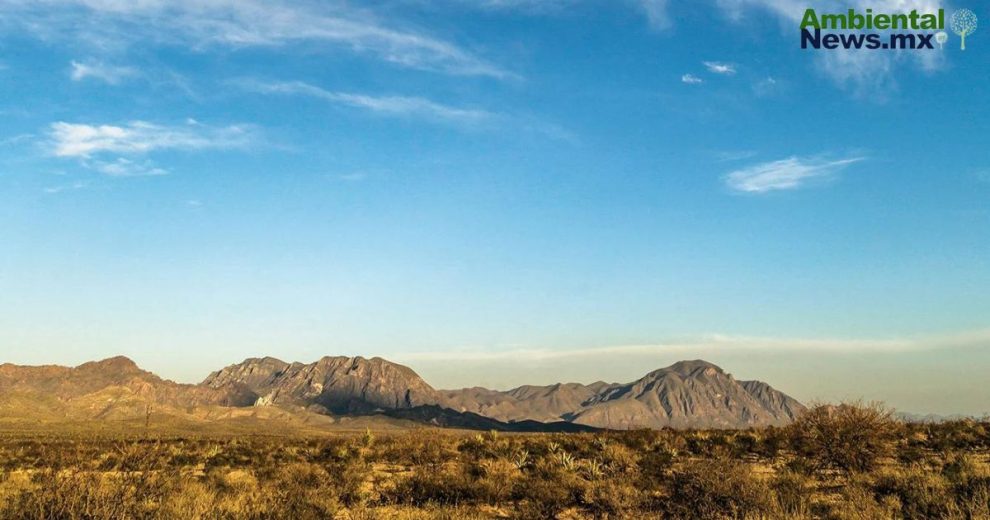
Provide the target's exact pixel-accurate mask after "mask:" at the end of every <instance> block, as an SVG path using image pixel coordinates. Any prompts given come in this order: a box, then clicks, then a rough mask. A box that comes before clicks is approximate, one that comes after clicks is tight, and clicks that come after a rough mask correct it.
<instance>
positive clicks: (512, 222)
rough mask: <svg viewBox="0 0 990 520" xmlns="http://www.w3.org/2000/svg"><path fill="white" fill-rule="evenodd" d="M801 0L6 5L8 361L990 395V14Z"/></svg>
mask: <svg viewBox="0 0 990 520" xmlns="http://www.w3.org/2000/svg"><path fill="white" fill-rule="evenodd" d="M808 4H809V5H804V4H801V3H796V2H793V1H790V0H718V1H716V0H712V1H704V2H676V1H670V2H667V1H662V0H661V1H658V0H627V1H622V2H598V1H594V0H560V1H548V2H543V1H538V0H516V1H501V0H480V1H477V2H464V1H460V0H441V1H437V2H425V3H424V2H416V1H407V0H397V1H394V2H375V3H360V2H359V3H357V4H355V3H340V2H315V1H308V0H304V1H300V2H281V1H275V2H257V1H255V0H242V1H237V2H228V1H225V0H208V1H192V0H172V1H165V0H148V1H141V2H134V3H126V2H117V1H112V0H53V1H50V2H23V1H20V0H0V13H2V14H0V31H2V33H0V92H2V93H3V95H2V96H0V294H2V295H3V296H2V297H0V345H2V351H0V352H2V355H0V362H13V363H18V364H41V363H55V364H66V365H74V364H78V363H81V362H84V361H89V360H96V359H101V358H105V357H109V356H113V355H117V354H121V355H126V356H128V357H131V358H132V359H134V360H135V361H136V362H138V364H139V365H141V366H142V367H143V368H145V369H148V370H151V371H154V372H156V373H157V374H159V375H161V376H163V377H167V378H170V379H175V380H177V381H181V382H198V381H200V380H202V379H203V378H204V377H206V375H207V374H208V373H209V372H210V371H212V370H216V369H219V368H221V367H223V366H225V365H228V364H231V363H236V362H239V361H241V360H243V359H245V358H248V357H254V356H264V355H270V356H274V357H279V358H281V359H284V360H286V361H312V360H315V359H318V358H320V357H322V356H326V355H362V356H365V357H372V356H380V357H384V358H386V359H390V360H393V361H396V362H401V363H403V364H406V365H409V366H410V367H412V368H413V369H415V370H416V371H417V372H418V373H419V374H420V375H422V376H423V377H424V378H425V379H426V381H427V382H429V383H430V384H431V385H433V386H434V387H437V388H451V387H459V386H475V385H483V386H489V387H494V388H502V389H504V388H510V387H513V386H517V385H520V384H548V383H553V382H559V381H564V380H566V381H577V382H585V383H587V382H591V381H594V380H598V379H604V380H610V381H623V382H624V381H631V380H633V379H636V378H638V377H640V376H642V375H643V374H645V373H646V372H648V371H650V370H653V369H656V368H660V367H662V366H666V365H669V364H670V363H673V362H675V361H678V360H682V359H698V358H700V359H705V360H707V361H710V362H713V363H715V364H717V365H719V366H722V367H723V368H724V369H726V370H727V371H729V372H731V373H733V374H734V375H735V376H736V377H738V378H741V379H759V380H762V381H765V382H767V383H769V384H771V385H773V386H774V387H775V388H778V389H780V390H782V391H784V392H786V393H788V394H789V395H792V396H794V397H795V398H798V399H800V400H802V401H810V400H840V399H853V398H863V399H866V400H874V399H876V400H883V401H885V402H887V403H889V404H891V405H892V406H895V407H897V408H898V409H902V410H905V411H909V412H916V413H940V414H952V413H966V414H976V415H980V414H983V413H986V412H990V388H988V387H987V385H985V384H982V381H983V379H985V373H986V371H987V369H990V318H988V317H990V297H988V294H990V207H988V203H987V201H988V200H990V199H988V198H990V147H988V146H987V143H986V141H987V135H988V134H990V132H988V127H987V124H988V123H987V121H988V120H990V101H988V96H987V94H988V92H987V87H988V85H990V81H988V79H990V77H988V72H987V70H988V69H987V66H986V64H987V63H990V43H988V42H990V40H988V38H987V35H988V34H990V31H986V30H984V31H978V32H976V33H974V34H972V35H970V36H969V37H968V38H967V42H966V44H967V49H966V50H965V51H962V50H961V49H960V48H959V47H960V45H959V44H960V42H959V39H958V38H957V37H956V36H955V35H950V40H949V41H948V43H946V44H945V46H944V48H940V47H938V46H936V48H935V49H932V50H918V51H898V52H886V51H864V52H853V51H837V52H830V51H811V50H802V49H801V48H800V45H799V44H800V39H799V31H798V25H799V23H800V19H801V13H803V12H804V9H805V8H806V7H809V6H811V7H818V8H823V9H824V8H832V9H831V10H834V8H835V7H836V6H837V5H838V4H836V3H834V2H831V1H829V2H825V1H810V2H808ZM866 4H867V2H865V1H861V0H850V1H849V2H844V3H842V5H843V6H844V7H862V6H865V5H866ZM869 5H871V6H873V8H874V10H875V11H876V12H882V11H884V10H888V11H890V10H900V11H910V10H911V9H918V10H919V11H921V12H930V11H931V10H932V9H934V8H937V7H943V8H945V9H947V10H949V11H950V12H951V11H952V10H953V9H955V8H958V7H966V6H965V5H963V4H958V5H957V4H945V5H942V4H935V3H932V2H929V1H927V0H924V1H923V0H908V1H895V0H880V1H878V2H869ZM968 7H970V8H972V9H976V8H975V7H973V6H968ZM976 11H977V12H976V15H978V16H982V17H983V18H984V19H990V12H986V10H985V9H984V10H983V11H980V10H979V9H976ZM823 12H824V11H823ZM984 403H988V404H984Z"/></svg>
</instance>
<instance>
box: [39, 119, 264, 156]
mask: <svg viewBox="0 0 990 520" xmlns="http://www.w3.org/2000/svg"><path fill="white" fill-rule="evenodd" d="M254 134H255V132H254V129H253V128H252V127H250V126H243V125H232V126H226V127H221V128H214V127H209V126H204V125H200V124H187V125H185V126H162V125H157V124H153V123H148V122H145V121H133V122H131V123H128V124H126V125H123V126H113V125H98V126H97V125H87V124H75V123H66V122H62V121H59V122H57V123H53V124H52V125H51V131H50V134H49V135H50V138H51V141H50V144H51V149H52V153H53V154H54V155H56V156H58V157H76V158H90V157H92V156H93V155H96V154H101V153H112V154H122V155H130V154H145V153H148V152H152V151H155V150H201V149H209V148H239V147H243V146H246V145H248V144H250V143H251V142H253V141H254V140H255V137H254Z"/></svg>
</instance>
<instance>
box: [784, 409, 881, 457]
mask: <svg viewBox="0 0 990 520" xmlns="http://www.w3.org/2000/svg"><path fill="white" fill-rule="evenodd" d="M790 432H791V436H792V437H791V438H792V443H793V446H794V450H795V451H796V452H797V453H798V454H799V455H801V456H804V457H806V458H807V459H809V460H811V461H813V462H814V463H815V464H816V467H817V468H818V469H826V468H832V469H838V470H842V471H846V472H862V471H870V470H872V469H874V468H876V466H877V462H878V461H879V460H880V459H881V458H883V457H887V456H889V455H890V454H891V453H892V449H893V439H894V435H895V434H896V433H897V432H898V422H897V421H896V420H894V418H893V412H892V411H891V410H889V409H887V408H885V407H884V406H883V405H882V404H880V403H870V404H865V405H864V404H861V403H844V404H840V405H837V406H833V405H818V406H815V407H813V408H812V409H810V410H808V411H807V412H805V413H804V414H803V415H802V416H801V417H799V418H798V420H797V421H795V422H794V424H792V425H791V426H790Z"/></svg>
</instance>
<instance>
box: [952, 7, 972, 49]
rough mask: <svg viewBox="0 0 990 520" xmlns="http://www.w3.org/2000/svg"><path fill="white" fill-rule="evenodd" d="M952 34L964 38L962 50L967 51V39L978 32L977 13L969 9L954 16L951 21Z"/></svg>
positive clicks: (962, 10)
mask: <svg viewBox="0 0 990 520" xmlns="http://www.w3.org/2000/svg"><path fill="white" fill-rule="evenodd" d="M949 27H951V28H952V32H954V33H956V34H958V35H959V37H961V38H962V47H961V48H962V50H966V37H967V36H969V35H970V34H973V33H974V32H976V13H974V12H973V11H970V10H969V9H960V10H958V11H956V12H955V13H953V14H952V19H951V20H949Z"/></svg>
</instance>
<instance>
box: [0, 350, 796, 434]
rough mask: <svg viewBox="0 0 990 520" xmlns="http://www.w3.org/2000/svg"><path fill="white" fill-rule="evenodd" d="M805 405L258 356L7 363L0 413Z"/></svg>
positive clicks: (697, 372) (693, 391)
mask: <svg viewBox="0 0 990 520" xmlns="http://www.w3.org/2000/svg"><path fill="white" fill-rule="evenodd" d="M804 409H805V408H804V406H803V405H801V403H799V402H797V401H796V400H794V399H793V398H791V397H789V396H787V395H786V394H783V393H781V392H779V391H777V390H775V389H773V388H772V387H770V386H769V385H767V384H766V383H762V382H759V381H737V380H735V379H734V378H733V377H732V376H731V375H729V374H727V373H725V372H724V371H723V370H722V369H721V368H719V367H717V366H715V365H713V364H711V363H708V362H705V361H700V360H699V361H682V362H679V363H676V364H674V365H672V366H670V367H667V368H662V369H659V370H655V371H653V372H650V373H649V374H647V375H646V376H644V377H642V378H640V379H638V380H636V381H633V382H631V383H626V384H618V383H604V382H597V383H592V384H590V385H583V384H578V383H566V384H565V383H561V384H554V385H548V386H521V387H519V388H514V389H512V390H508V391H496V390H489V389H485V388H468V389H462V390H435V389H434V388H433V387H431V386H430V385H429V384H427V383H426V381H424V380H423V379H422V378H421V377H419V375H418V374H416V372H414V371H413V370H412V369H410V368H408V367H405V366H403V365H399V364H396V363H392V362H390V361H387V360H384V359H381V358H371V359H366V358H362V357H342V356H338V357H324V358H322V359H320V360H318V361H316V362H313V363H308V364H304V363H288V362H285V361H281V360H279V359H275V358H271V357H266V358H252V359H247V360H245V361H243V362H241V363H238V364H235V365H230V366H228V367H226V368H223V369H221V370H218V371H216V372H214V373H212V374H210V375H209V376H208V377H207V378H206V379H205V380H204V381H203V382H202V383H200V384H197V385H189V384H179V383H175V382H172V381H168V380H165V379H162V378H160V377H158V376H156V375H155V374H152V373H151V372H147V371H144V370H142V369H140V368H139V367H138V366H137V365H136V364H134V362H133V361H131V360H129V359H127V358H124V357H116V358H110V359H106V360H103V361H97V362H90V363H85V364H83V365H80V366H78V367H74V368H70V367H61V366H39V367H27V366H17V365H11V364H4V365H0V421H4V422H8V423H9V422H11V421H56V420H62V421H128V420H130V421H140V420H141V419H142V418H144V419H145V421H148V420H150V417H151V415H154V416H155V417H158V418H169V419H170V420H173V421H185V422H189V421H192V422H196V423H212V422H218V421H221V422H222V421H229V422H234V421H240V422H243V421H246V420H251V421H255V420H258V421H275V422H278V423H279V425H281V426H288V425H300V426H306V427H315V428H319V427H323V426H326V425H339V424H343V423H348V422H352V423H353V421H356V420H357V419H356V418H359V417H365V418H366V419H361V420H363V421H369V420H373V419H374V418H376V417H377V418H379V419H382V420H385V419H386V418H387V419H388V421H390V422H389V425H390V426H395V427H399V426H401V424H424V425H432V426H441V427H450V428H465V429H483V430H501V431H591V430H595V429H601V428H607V429H630V428H663V427H672V428H745V427H751V426H766V425H782V424H786V423H788V422H790V421H792V420H794V418H795V417H797V415H799V414H800V413H801V412H803V411H804ZM266 410H267V411H266ZM321 417H323V418H326V419H320V418H321ZM347 418H351V419H347Z"/></svg>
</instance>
